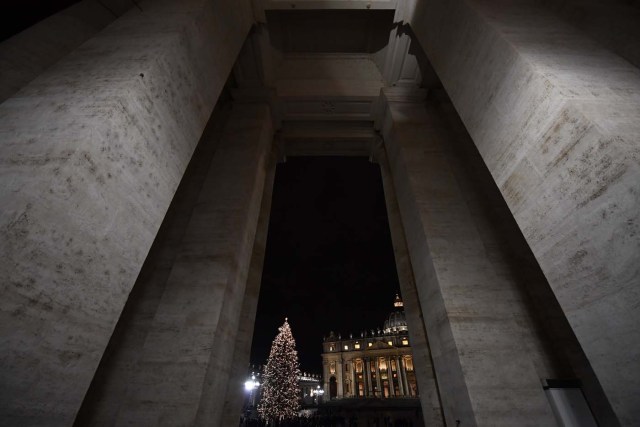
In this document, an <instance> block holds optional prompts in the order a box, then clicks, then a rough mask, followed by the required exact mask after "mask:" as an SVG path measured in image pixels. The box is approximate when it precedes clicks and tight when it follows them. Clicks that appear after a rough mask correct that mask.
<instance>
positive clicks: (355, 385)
mask: <svg viewBox="0 0 640 427" xmlns="http://www.w3.org/2000/svg"><path fill="white" fill-rule="evenodd" d="M356 378H357V374H356V363H355V359H351V396H353V397H357V396H358V382H357V381H356Z"/></svg>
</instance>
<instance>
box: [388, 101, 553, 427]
mask: <svg viewBox="0 0 640 427" xmlns="http://www.w3.org/2000/svg"><path fill="white" fill-rule="evenodd" d="M383 135H384V138H385V146H386V148H387V152H388V156H389V164H390V168H391V171H392V173H393V182H394V186H395V190H396V194H397V198H398V204H399V207H400V214H401V216H402V222H403V225H404V228H405V230H406V237H407V244H408V248H409V254H410V257H411V264H412V266H413V271H414V275H415V280H416V287H417V291H418V295H419V298H420V303H421V306H422V307H421V308H422V313H423V314H424V316H425V318H424V323H425V327H426V330H427V334H428V337H429V343H430V347H431V352H432V353H431V354H432V358H433V363H434V367H435V369H436V373H437V377H438V385H439V387H440V395H441V397H442V402H443V411H444V414H445V418H446V420H447V424H452V425H455V422H456V420H460V421H461V422H462V424H463V425H472V426H474V425H486V426H507V425H514V424H518V425H532V426H534V425H535V426H549V425H554V423H555V420H554V418H553V415H552V413H551V409H550V407H549V405H548V402H547V400H546V398H545V396H544V393H543V390H542V387H541V385H540V379H539V377H538V375H537V372H536V369H535V365H534V363H533V360H532V358H531V356H530V354H529V349H528V348H527V347H528V346H527V345H526V340H524V339H523V337H522V335H521V330H520V328H519V326H518V325H517V323H516V316H515V315H517V314H518V312H519V311H520V309H521V308H520V307H519V304H518V302H517V300H518V298H519V297H520V296H519V292H518V287H517V286H516V285H515V283H514V282H513V281H512V280H509V279H506V278H502V277H499V276H498V274H497V272H496V269H495V267H494V265H493V263H492V262H491V259H490V256H489V253H488V251H487V249H486V247H485V246H484V241H483V238H482V236H481V235H480V233H479V232H478V230H477V228H476V221H475V220H474V218H473V215H472V213H471V212H470V211H469V207H468V206H467V203H466V201H465V199H464V195H463V192H462V191H461V188H460V185H459V184H458V183H457V182H456V177H455V175H454V169H453V168H452V167H451V165H450V162H451V161H452V159H451V157H450V156H448V155H447V153H446V151H447V148H446V147H447V145H448V143H447V140H448V139H451V135H448V134H447V131H446V129H445V128H444V127H443V123H442V120H441V119H440V118H439V117H437V115H435V114H433V112H431V113H429V114H428V113H427V110H425V108H424V107H423V106H422V105H420V104H417V103H401V102H390V103H389V106H388V111H387V115H386V117H385V119H384V126H383ZM514 313H515V315H514Z"/></svg>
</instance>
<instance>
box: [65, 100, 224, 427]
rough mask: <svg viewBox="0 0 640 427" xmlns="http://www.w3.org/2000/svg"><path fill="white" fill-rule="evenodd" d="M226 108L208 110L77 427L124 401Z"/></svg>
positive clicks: (111, 418)
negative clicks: (208, 118) (187, 164)
mask: <svg viewBox="0 0 640 427" xmlns="http://www.w3.org/2000/svg"><path fill="white" fill-rule="evenodd" d="M221 104H222V105H221ZM229 111H230V105H226V104H225V103H224V102H220V101H219V102H218V104H217V106H216V109H215V110H214V112H213V114H212V115H211V119H210V120H209V123H208V124H207V127H206V128H205V130H204V133H203V135H202V138H201V139H200V142H199V143H198V147H197V148H196V150H195V152H194V153H193V157H192V159H191V161H190V163H189V167H188V168H187V170H186V172H185V174H184V176H183V178H182V180H181V182H180V186H179V187H178V189H177V191H176V195H175V197H174V198H173V201H172V202H171V206H170V207H169V210H168V211H167V214H166V215H165V218H164V220H163V222H162V226H161V227H160V230H159V231H158V235H157V236H156V238H155V240H154V242H153V246H152V247H151V250H150V251H149V255H148V256H147V259H146V260H145V263H144V265H143V267H142V269H141V271H140V274H139V275H138V279H137V280H136V283H135V286H134V288H133V289H132V291H131V293H130V294H129V298H128V299H127V303H126V305H125V307H124V309H123V311H122V314H121V316H120V319H119V320H118V324H117V326H116V329H115V331H114V332H113V334H112V336H111V339H110V340H109V345H108V347H107V349H106V351H105V354H104V355H103V356H102V359H101V361H100V366H99V367H98V370H97V371H96V375H95V376H94V378H93V381H92V382H91V387H90V389H89V391H88V392H87V395H86V396H85V398H84V401H83V402H82V408H81V410H80V412H79V413H78V416H77V417H76V419H75V423H74V425H76V426H107V425H113V424H114V422H115V419H116V417H117V415H118V413H119V411H120V408H121V407H122V406H123V405H124V402H126V398H127V386H128V384H129V381H130V380H131V378H133V377H134V376H135V374H136V372H137V369H138V361H139V358H140V356H141V355H142V349H143V347H144V343H145V341H146V337H147V334H148V333H149V330H150V329H151V327H152V325H153V319H154V317H155V314H156V311H157V309H158V305H159V304H160V301H161V299H162V295H163V293H164V289H165V286H166V284H167V279H168V277H169V274H170V272H171V269H172V267H173V263H174V262H175V260H176V257H177V256H178V252H179V249H180V242H181V241H182V237H183V236H184V233H185V230H186V228H187V226H188V225H189V219H190V218H191V213H192V212H193V208H194V206H195V204H196V202H197V200H198V196H199V195H200V190H201V188H202V184H203V182H204V180H205V178H206V176H207V172H208V170H209V165H210V164H211V158H212V156H213V154H214V153H215V150H216V148H217V146H218V142H219V140H220V138H221V136H222V132H223V130H224V125H225V124H226V121H227V116H228V115H229Z"/></svg>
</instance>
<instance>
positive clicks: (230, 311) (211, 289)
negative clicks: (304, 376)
mask: <svg viewBox="0 0 640 427" xmlns="http://www.w3.org/2000/svg"><path fill="white" fill-rule="evenodd" d="M272 137H273V130H272V126H271V119H270V115H269V108H268V107H267V106H266V105H265V104H238V105H235V106H234V109H233V110H232V112H231V115H230V117H229V120H228V122H227V124H226V126H225V130H224V132H223V135H222V138H221V140H220V143H219V146H218V148H217V150H216V153H215V154H214V156H213V159H212V161H211V165H210V167H209V172H208V174H207V177H206V178H205V181H204V183H203V187H202V190H201V192H200V197H199V199H198V201H197V203H196V206H195V208H194V211H193V213H192V215H191V219H190V221H189V224H188V226H187V229H186V232H185V235H184V237H183V238H182V242H181V243H180V249H179V252H178V256H177V259H176V261H175V262H174V264H173V268H172V270H171V273H170V275H169V278H168V280H167V284H166V286H165V290H164V293H163V295H162V299H161V301H160V304H159V306H158V308H157V311H156V314H155V317H154V320H153V324H152V326H151V329H150V331H149V333H148V335H147V339H146V342H145V345H144V347H143V349H142V351H141V356H140V359H139V361H138V372H137V375H135V376H134V377H133V378H131V380H130V384H129V387H128V391H127V402H126V405H125V406H124V407H123V408H122V409H121V410H120V413H119V416H118V418H117V422H116V423H115V424H116V425H119V426H123V425H156V424H171V425H188V424H195V425H218V424H220V420H221V417H222V415H223V414H222V411H223V408H224V401H225V398H226V392H227V388H228V384H229V374H230V369H229V367H230V366H231V365H232V360H233V356H234V347H235V342H236V338H237V336H238V330H239V327H240V320H241V316H242V313H241V309H242V306H243V301H244V297H245V292H246V286H247V280H248V273H249V267H250V263H251V259H252V254H253V247H254V242H255V237H256V230H257V226H258V218H259V214H260V209H261V206H262V197H263V194H264V186H265V180H266V179H267V177H268V176H269V172H268V169H269V167H270V162H269V160H270V152H271V145H272ZM271 166H272V165H271Z"/></svg>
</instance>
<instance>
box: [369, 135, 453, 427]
mask: <svg viewBox="0 0 640 427" xmlns="http://www.w3.org/2000/svg"><path fill="white" fill-rule="evenodd" d="M376 159H377V160H378V163H379V164H380V170H381V173H382V183H383V186H384V194H385V202H386V206H387V216H388V218H389V228H390V231H391V238H392V242H393V253H394V256H395V260H396V269H397V270H398V281H399V283H400V289H401V292H402V299H403V301H404V306H405V312H406V315H407V325H408V326H409V336H410V337H411V351H412V354H413V360H414V365H415V369H416V378H417V380H418V387H419V389H420V404H421V405H422V414H423V417H424V423H425V425H427V426H433V427H439V426H444V425H445V424H444V417H443V414H442V408H441V407H440V396H439V393H438V381H437V379H436V376H435V371H434V368H433V362H432V359H431V350H430V349H429V340H428V338H427V332H426V330H425V326H424V314H423V313H422V307H421V301H420V297H419V295H418V290H417V289H416V283H415V279H414V277H413V266H412V265H411V259H410V256H409V250H408V248H407V240H406V237H405V235H406V232H405V229H404V227H403V225H402V218H401V216H400V208H399V206H398V200H397V198H396V192H395V189H394V186H393V185H394V184H393V178H392V176H391V171H390V169H389V161H388V159H387V155H386V152H385V151H384V146H380V147H377V149H376Z"/></svg>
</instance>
